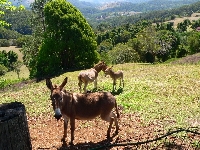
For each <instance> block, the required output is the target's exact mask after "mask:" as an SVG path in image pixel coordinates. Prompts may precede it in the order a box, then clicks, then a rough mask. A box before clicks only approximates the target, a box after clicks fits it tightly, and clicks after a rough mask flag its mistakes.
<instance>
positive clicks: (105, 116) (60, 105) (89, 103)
mask: <svg viewBox="0 0 200 150" xmlns="http://www.w3.org/2000/svg"><path fill="white" fill-rule="evenodd" d="M66 83H67V77H66V78H65V79H64V81H63V82H62V84H61V85H60V86H56V85H55V86H53V85H52V82H51V80H50V79H46V85H47V87H48V88H49V89H50V91H51V95H50V98H51V100H52V105H53V109H54V112H55V115H54V116H55V118H56V119H57V120H59V119H60V118H61V117H62V116H63V118H64V135H63V138H62V140H63V142H64V141H65V138H66V137H67V126H68V120H70V125H71V142H70V144H73V140H74V130H75V119H80V120H90V119H94V118H96V117H97V116H100V117H101V119H102V120H105V121H107V122H109V123H110V125H109V127H108V130H107V138H110V132H111V127H112V124H113V122H115V126H116V131H115V134H118V130H119V126H118V119H117V118H119V112H118V108H117V103H116V99H115V97H114V96H113V95H112V94H111V93H109V92H96V93H87V94H78V93H70V92H67V91H66V90H65V91H63V87H64V86H65V85H66ZM113 108H115V110H116V113H117V116H116V115H115V113H113V112H112V109H113Z"/></svg>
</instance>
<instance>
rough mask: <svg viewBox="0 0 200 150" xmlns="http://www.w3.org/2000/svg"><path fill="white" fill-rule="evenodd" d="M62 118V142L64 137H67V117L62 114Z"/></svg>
mask: <svg viewBox="0 0 200 150" xmlns="http://www.w3.org/2000/svg"><path fill="white" fill-rule="evenodd" d="M63 118H64V135H63V138H62V141H63V142H64V141H65V138H66V137H67V127H68V122H69V118H68V117H67V116H64V115H63Z"/></svg>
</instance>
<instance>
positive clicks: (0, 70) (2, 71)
mask: <svg viewBox="0 0 200 150" xmlns="http://www.w3.org/2000/svg"><path fill="white" fill-rule="evenodd" d="M7 71H8V69H7V68H6V67H5V66H4V65H1V64H0V76H2V75H5V74H6V72H7Z"/></svg>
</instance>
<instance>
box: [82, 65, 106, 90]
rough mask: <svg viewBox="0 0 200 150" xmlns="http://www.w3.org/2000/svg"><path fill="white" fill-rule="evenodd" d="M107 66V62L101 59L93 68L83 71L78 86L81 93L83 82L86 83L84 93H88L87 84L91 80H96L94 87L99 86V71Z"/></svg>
mask: <svg viewBox="0 0 200 150" xmlns="http://www.w3.org/2000/svg"><path fill="white" fill-rule="evenodd" d="M106 68H107V66H106V64H105V63H104V62H103V61H101V62H99V63H98V64H96V65H95V66H94V67H93V68H91V69H88V70H84V71H81V72H80V73H79V75H78V81H79V82H78V86H79V91H80V93H81V86H82V83H84V93H87V89H86V88H87V85H88V84H89V83H91V82H94V88H97V77H98V73H99V72H100V71H101V70H103V71H105V69H106Z"/></svg>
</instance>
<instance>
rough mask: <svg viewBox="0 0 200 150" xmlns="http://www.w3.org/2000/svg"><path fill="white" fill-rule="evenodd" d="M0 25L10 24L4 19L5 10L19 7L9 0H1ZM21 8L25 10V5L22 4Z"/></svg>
mask: <svg viewBox="0 0 200 150" xmlns="http://www.w3.org/2000/svg"><path fill="white" fill-rule="evenodd" d="M0 8H1V9H0V27H2V26H9V25H10V24H9V23H7V22H6V21H5V20H2V16H3V15H4V14H5V10H11V11H13V10H16V9H17V7H15V6H13V5H12V3H11V2H9V1H8V0H0ZM18 8H19V10H23V9H24V6H23V5H20V6H19V7H18Z"/></svg>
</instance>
